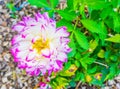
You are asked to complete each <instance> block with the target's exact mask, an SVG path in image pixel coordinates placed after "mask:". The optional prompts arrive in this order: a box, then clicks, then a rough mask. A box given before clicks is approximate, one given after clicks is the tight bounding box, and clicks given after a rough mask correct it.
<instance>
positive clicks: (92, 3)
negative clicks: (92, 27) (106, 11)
mask: <svg viewBox="0 0 120 89" xmlns="http://www.w3.org/2000/svg"><path fill="white" fill-rule="evenodd" d="M84 4H87V6H88V7H89V8H91V9H95V10H98V9H101V8H104V7H107V6H108V5H109V4H108V3H106V2H105V0H84Z"/></svg>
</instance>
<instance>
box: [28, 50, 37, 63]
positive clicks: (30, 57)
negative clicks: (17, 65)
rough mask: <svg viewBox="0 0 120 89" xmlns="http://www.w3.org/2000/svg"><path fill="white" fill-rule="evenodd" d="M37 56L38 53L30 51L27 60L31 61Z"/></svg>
mask: <svg viewBox="0 0 120 89" xmlns="http://www.w3.org/2000/svg"><path fill="white" fill-rule="evenodd" d="M35 56H36V54H35V53H34V52H29V53H28V55H27V57H26V61H27V62H29V61H32V60H34V59H35Z"/></svg>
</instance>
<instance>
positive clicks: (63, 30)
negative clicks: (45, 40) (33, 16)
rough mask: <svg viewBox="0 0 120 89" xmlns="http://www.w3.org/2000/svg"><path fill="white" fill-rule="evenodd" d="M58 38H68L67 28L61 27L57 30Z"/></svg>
mask: <svg viewBox="0 0 120 89" xmlns="http://www.w3.org/2000/svg"><path fill="white" fill-rule="evenodd" d="M55 35H56V37H68V36H69V33H68V32H67V31H66V27H60V28H57V30H56V34H55Z"/></svg>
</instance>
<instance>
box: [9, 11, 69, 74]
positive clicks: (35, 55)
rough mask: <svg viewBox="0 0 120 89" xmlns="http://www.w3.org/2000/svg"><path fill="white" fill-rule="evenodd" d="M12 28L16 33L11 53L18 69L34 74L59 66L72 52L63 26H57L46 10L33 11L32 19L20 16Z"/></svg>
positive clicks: (55, 70)
mask: <svg viewBox="0 0 120 89" xmlns="http://www.w3.org/2000/svg"><path fill="white" fill-rule="evenodd" d="M12 29H13V30H15V31H17V32H18V34H17V35H16V36H14V37H13V39H12V41H11V44H12V48H11V53H12V55H13V57H14V61H15V62H17V63H18V67H19V68H22V69H25V70H26V73H28V74H30V75H36V76H38V75H39V74H41V75H44V74H46V73H48V74H49V75H50V74H51V73H52V72H57V71H59V70H61V69H62V67H63V63H64V62H66V61H67V53H69V52H70V51H71V49H70V48H69V46H68V42H69V38H68V36H69V33H68V32H67V31H66V27H65V26H63V27H59V28H56V22H55V21H54V20H52V19H51V18H49V16H48V13H44V14H40V13H36V14H35V17H34V18H31V17H23V19H22V21H20V22H18V23H17V24H16V25H14V26H13V28H12Z"/></svg>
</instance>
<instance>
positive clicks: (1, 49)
mask: <svg viewBox="0 0 120 89" xmlns="http://www.w3.org/2000/svg"><path fill="white" fill-rule="evenodd" d="M2 52H3V47H1V46H0V54H1V53H2Z"/></svg>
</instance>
